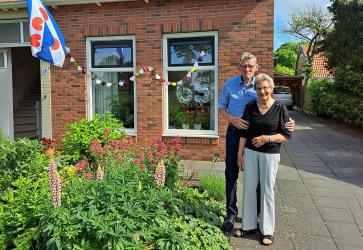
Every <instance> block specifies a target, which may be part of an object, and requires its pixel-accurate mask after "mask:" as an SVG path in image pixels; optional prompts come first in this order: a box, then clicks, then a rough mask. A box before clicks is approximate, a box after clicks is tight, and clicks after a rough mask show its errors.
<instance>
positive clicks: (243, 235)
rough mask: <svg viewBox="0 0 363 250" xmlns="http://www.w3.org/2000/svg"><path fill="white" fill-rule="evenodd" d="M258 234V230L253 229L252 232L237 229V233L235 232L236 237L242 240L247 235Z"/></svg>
mask: <svg viewBox="0 0 363 250" xmlns="http://www.w3.org/2000/svg"><path fill="white" fill-rule="evenodd" d="M256 233H257V229H252V230H243V229H236V231H235V232H234V236H235V237H237V238H242V237H245V236H247V235H250V234H256Z"/></svg>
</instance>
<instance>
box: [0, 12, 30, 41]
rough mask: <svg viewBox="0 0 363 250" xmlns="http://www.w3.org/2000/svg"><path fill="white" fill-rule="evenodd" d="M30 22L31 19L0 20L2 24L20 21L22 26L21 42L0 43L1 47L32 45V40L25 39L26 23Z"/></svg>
mask: <svg viewBox="0 0 363 250" xmlns="http://www.w3.org/2000/svg"><path fill="white" fill-rule="evenodd" d="M27 22H29V20H27V19H24V20H0V24H3V23H18V24H19V26H20V42H17V43H0V48H7V47H23V46H30V42H25V39H24V23H27Z"/></svg>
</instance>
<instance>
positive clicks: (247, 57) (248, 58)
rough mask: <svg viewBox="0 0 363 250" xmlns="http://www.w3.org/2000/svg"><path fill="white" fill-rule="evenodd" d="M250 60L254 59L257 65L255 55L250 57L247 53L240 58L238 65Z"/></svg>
mask: <svg viewBox="0 0 363 250" xmlns="http://www.w3.org/2000/svg"><path fill="white" fill-rule="evenodd" d="M250 59H255V60H256V63H257V57H256V56H255V55H252V54H251V53H249V52H244V53H243V54H242V56H241V59H240V60H239V64H241V65H242V63H243V61H245V60H250Z"/></svg>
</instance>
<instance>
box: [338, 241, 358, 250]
mask: <svg viewBox="0 0 363 250" xmlns="http://www.w3.org/2000/svg"><path fill="white" fill-rule="evenodd" d="M336 244H337V247H338V249H339V250H362V246H355V245H350V244H347V243H346V242H339V241H338V242H336Z"/></svg>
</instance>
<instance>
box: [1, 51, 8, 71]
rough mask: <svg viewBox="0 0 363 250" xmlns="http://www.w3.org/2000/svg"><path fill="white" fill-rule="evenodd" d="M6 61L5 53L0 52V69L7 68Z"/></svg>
mask: <svg viewBox="0 0 363 250" xmlns="http://www.w3.org/2000/svg"><path fill="white" fill-rule="evenodd" d="M7 61H8V59H7V57H6V52H5V51H0V68H6V67H7V66H8V65H7Z"/></svg>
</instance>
